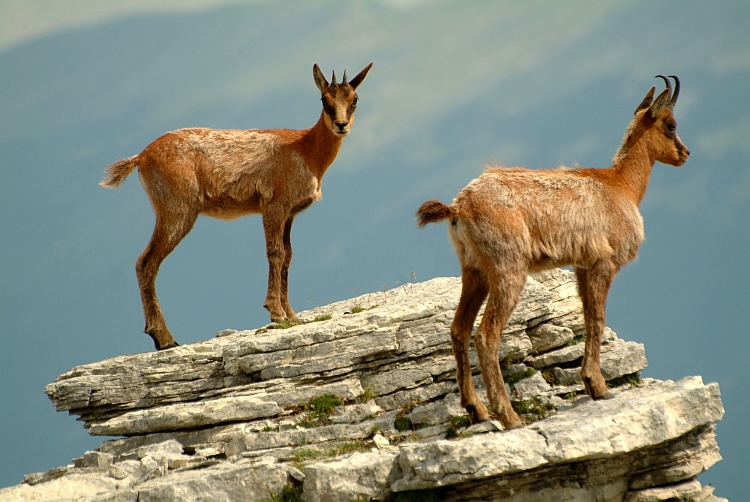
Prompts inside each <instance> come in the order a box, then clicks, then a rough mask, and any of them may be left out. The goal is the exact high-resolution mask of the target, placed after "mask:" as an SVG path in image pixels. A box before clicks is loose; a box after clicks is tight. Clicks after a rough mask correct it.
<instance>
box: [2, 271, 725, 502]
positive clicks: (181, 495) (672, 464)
mask: <svg viewBox="0 0 750 502" xmlns="http://www.w3.org/2000/svg"><path fill="white" fill-rule="evenodd" d="M460 289H461V280H460V278H437V279H433V280H431V281H427V282H423V283H414V284H406V285H403V286H400V287H398V288H396V289H393V290H389V291H385V292H378V293H372V294H369V295H362V296H359V297H356V298H352V299H350V300H346V301H342V302H337V303H333V304H330V305H326V306H324V307H318V308H316V309H313V310H310V311H307V312H302V313H300V314H298V316H299V317H300V319H301V320H302V321H303V323H302V324H299V325H296V326H292V327H288V328H287V329H280V328H281V327H280V326H267V327H265V328H260V329H257V330H248V331H236V330H224V331H221V332H219V333H217V336H216V337H215V338H213V339H211V340H208V341H205V342H200V343H194V344H190V345H185V346H181V347H177V348H175V349H170V350H167V351H163V352H150V353H145V354H135V355H128V356H122V357H116V358H112V359H108V360H105V361H101V362H98V363H93V364H87V365H83V366H78V367H76V368H73V369H72V370H70V371H68V372H66V373H64V374H63V375H60V376H59V377H58V378H57V379H56V380H55V382H53V383H52V384H50V385H48V386H47V388H46V392H47V395H48V396H49V397H50V399H51V400H52V402H53V404H54V405H55V406H56V408H57V409H58V410H59V411H68V412H69V413H70V414H72V415H77V416H78V417H79V418H78V420H81V421H83V422H84V427H85V428H87V429H88V431H89V433H90V434H92V435H101V436H121V437H120V438H117V439H106V440H104V441H103V443H102V445H101V446H100V447H99V448H98V449H97V450H94V451H89V452H85V453H84V454H83V456H81V457H79V458H76V459H73V461H72V463H71V464H70V465H67V466H62V467H58V468H55V469H51V470H50V471H47V472H44V473H35V474H29V475H27V476H26V477H25V478H24V481H23V483H22V484H20V485H18V486H14V487H10V488H5V489H2V490H0V501H6V500H8V501H10V500H13V501H16V500H19V501H24V500H28V501H32V500H33V501H53V500H54V501H63V500H65V501H80V502H84V501H86V502H88V501H92V502H93V501H96V502H105V501H111V502H144V501H235V500H236V501H240V500H242V501H254V500H257V501H272V500H278V501H281V500H288V501H291V500H298V499H301V500H305V501H310V502H312V501H315V502H319V501H326V502H327V501H342V502H349V501H352V500H394V501H416V500H477V501H479V500H497V501H513V502H522V501H523V502H527V501H537V500H539V501H547V500H549V501H559V500H566V501H578V500H580V501H626V502H645V501H654V502H655V501H666V500H684V501H688V500H692V501H696V502H699V501H709V502H715V501H719V500H724V499H721V498H718V497H716V496H714V495H713V487H704V486H701V484H700V482H699V481H698V480H697V479H696V476H698V475H699V474H700V473H702V472H703V471H705V470H706V469H708V468H709V467H710V466H712V465H713V464H715V463H716V462H718V461H719V460H721V456H720V454H719V448H718V445H717V443H716V440H715V435H714V425H713V424H714V423H715V422H716V421H718V420H721V417H722V415H723V413H724V409H723V406H722V403H721V397H720V393H719V388H718V385H717V384H715V383H714V384H707V385H704V384H703V382H702V380H701V378H700V377H688V378H685V379H683V380H680V381H678V382H672V381H657V380H652V379H641V378H640V376H639V371H640V370H642V369H643V368H645V367H646V364H647V363H646V358H645V351H644V348H643V345H641V344H638V343H634V342H626V341H623V340H621V339H619V338H618V337H617V336H616V334H615V333H614V332H613V331H612V330H610V329H608V328H607V329H606V331H605V337H604V338H605V339H604V345H603V347H602V361H601V363H602V373H603V374H604V376H605V379H607V381H608V384H609V385H610V387H611V390H612V393H613V394H614V398H613V399H610V400H606V401H596V402H595V401H592V400H591V399H590V398H588V396H586V395H585V394H584V393H583V386H582V385H581V384H580V377H579V376H578V372H579V371H580V365H581V359H582V356H583V343H582V341H583V340H584V338H585V329H584V326H583V314H582V310H581V304H580V301H579V300H578V298H577V290H576V284H575V278H574V276H573V274H572V273H570V272H568V271H565V270H555V271H549V272H544V273H541V274H535V275H533V276H530V277H529V279H528V281H527V283H526V288H525V291H524V293H523V296H522V298H521V301H520V302H519V305H518V306H517V307H516V309H515V311H514V313H513V315H512V316H511V319H510V320H509V322H508V326H507V327H506V331H505V335H504V337H503V344H502V346H501V349H500V354H499V357H500V360H501V365H502V367H503V374H504V376H505V378H506V384H507V385H508V387H509V390H510V392H511V395H512V400H513V402H514V407H516V409H517V411H518V412H519V414H520V415H521V416H522V419H523V420H524V422H525V425H524V426H522V427H519V428H516V429H512V430H503V429H502V426H501V425H500V423H499V422H497V421H489V422H484V423H480V424H474V425H469V422H468V418H467V416H466V414H465V412H464V410H463V409H462V408H461V406H460V404H459V396H458V390H457V386H456V380H455V362H454V359H453V354H452V352H451V346H450V323H451V321H452V319H453V314H454V311H455V308H456V305H457V303H458V297H459V294H460ZM480 319H481V312H480ZM477 322H479V319H478V320H477ZM472 365H473V368H474V375H475V377H474V379H475V383H476V385H477V388H478V393H479V394H480V397H481V398H483V399H484V398H485V396H484V389H483V387H484V386H483V382H482V379H481V375H480V372H479V368H478V364H477V361H476V355H475V354H474V352H473V351H472ZM334 396H335V398H334ZM326 399H327V400H328V402H333V405H331V408H333V409H332V411H331V410H330V409H328V410H327V411H325V412H319V410H318V409H317V408H316V406H317V404H315V403H318V402H319V401H318V400H326ZM320 402H322V401H320ZM295 497H296V498H295Z"/></svg>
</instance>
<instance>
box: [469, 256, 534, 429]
mask: <svg viewBox="0 0 750 502" xmlns="http://www.w3.org/2000/svg"><path fill="white" fill-rule="evenodd" d="M525 280H526V272H525V270H524V271H522V272H506V273H503V274H502V275H499V280H498V279H497V278H496V279H495V281H493V282H495V283H496V284H495V285H493V286H491V287H490V297H489V299H488V300H487V307H486V308H485V311H484V317H483V318H482V322H481V323H480V325H479V329H478V330H477V334H476V335H475V336H474V344H475V345H476V347H477V355H478V356H479V364H480V366H481V368H482V378H483V379H484V384H485V386H486V387H487V398H488V399H489V401H490V407H491V408H492V411H493V412H495V413H496V414H497V415H498V416H499V417H500V421H501V422H502V423H503V426H504V427H505V428H506V429H510V428H513V427H518V426H520V425H521V419H520V418H519V417H518V415H517V414H516V412H515V411H514V410H513V407H512V406H511V403H510V397H509V396H508V392H507V391H506V390H505V382H504V381H503V375H502V373H501V371H500V361H499V360H498V352H499V350H500V342H501V340H502V336H503V329H504V328H505V324H506V323H507V322H508V318H509V317H510V314H511V312H512V311H513V308H514V307H515V306H516V303H518V299H519V298H520V296H521V292H522V291H523V286H524V284H525Z"/></svg>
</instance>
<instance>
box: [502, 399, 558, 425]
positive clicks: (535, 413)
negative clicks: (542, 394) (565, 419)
mask: <svg viewBox="0 0 750 502" xmlns="http://www.w3.org/2000/svg"><path fill="white" fill-rule="evenodd" d="M511 404H512V405H513V409H514V410H515V411H516V413H518V415H519V416H520V418H521V420H523V421H524V422H525V423H527V424H528V423H531V422H535V421H537V420H541V419H542V418H547V417H548V416H550V415H554V414H555V413H556V412H557V406H555V405H554V404H552V403H545V402H544V401H542V399H541V398H539V397H536V396H534V397H532V398H531V399H524V400H522V401H511Z"/></svg>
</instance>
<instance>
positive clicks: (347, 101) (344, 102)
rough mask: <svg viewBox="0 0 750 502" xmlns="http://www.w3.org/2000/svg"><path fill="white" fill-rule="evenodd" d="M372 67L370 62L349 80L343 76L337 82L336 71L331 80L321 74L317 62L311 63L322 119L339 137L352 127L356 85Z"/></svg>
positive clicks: (357, 85) (355, 104) (355, 106)
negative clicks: (321, 108)
mask: <svg viewBox="0 0 750 502" xmlns="http://www.w3.org/2000/svg"><path fill="white" fill-rule="evenodd" d="M370 68H372V63H370V64H368V65H367V66H365V68H364V69H363V70H362V71H361V72H359V73H358V74H357V76H356V77H354V78H353V79H352V80H351V81H349V80H347V78H346V70H344V78H343V80H342V82H341V83H340V84H339V83H338V82H336V72H333V76H332V77H331V82H330V83H328V80H326V78H325V77H324V76H323V72H322V71H320V68H319V67H318V64H317V63H315V64H314V65H313V78H314V79H315V85H317V86H318V89H320V94H321V97H320V100H321V101H322V102H323V120H324V121H325V124H326V126H327V127H328V128H329V129H330V130H331V132H332V133H333V134H334V135H336V136H337V137H339V138H343V137H344V136H346V135H347V134H349V131H351V129H352V124H353V123H354V110H355V109H356V108H357V100H358V99H359V98H358V97H357V87H359V84H361V83H362V81H363V80H364V79H365V77H366V76H367V72H369V71H370Z"/></svg>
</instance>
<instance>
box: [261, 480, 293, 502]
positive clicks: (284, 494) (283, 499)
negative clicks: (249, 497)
mask: <svg viewBox="0 0 750 502" xmlns="http://www.w3.org/2000/svg"><path fill="white" fill-rule="evenodd" d="M262 502H302V483H287V484H285V485H284V488H282V489H281V492H279V493H278V494H273V493H272V494H271V495H270V496H269V497H268V498H267V499H263V500H262Z"/></svg>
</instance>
